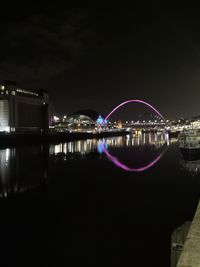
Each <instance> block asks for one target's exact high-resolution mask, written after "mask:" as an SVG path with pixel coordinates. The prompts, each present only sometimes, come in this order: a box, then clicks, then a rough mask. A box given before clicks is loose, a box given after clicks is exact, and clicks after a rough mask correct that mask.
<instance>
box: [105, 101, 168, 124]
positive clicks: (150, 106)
mask: <svg viewBox="0 0 200 267" xmlns="http://www.w3.org/2000/svg"><path fill="white" fill-rule="evenodd" d="M133 102H135V103H141V104H144V105H145V106H147V107H149V108H150V109H152V110H153V111H154V112H155V113H156V114H158V115H159V117H161V118H162V119H163V120H165V118H164V117H163V115H162V114H161V113H160V112H159V111H158V110H157V109H156V108H154V107H153V106H152V105H151V104H149V103H147V102H146V101H144V100H139V99H130V100H127V101H124V102H122V103H121V104H119V105H118V106H116V107H115V108H114V109H113V110H111V112H110V113H109V114H108V115H107V116H106V117H105V120H104V121H107V120H108V118H109V117H110V116H111V115H112V114H113V113H114V112H115V111H116V110H118V109H119V108H121V107H122V106H124V105H126V104H129V103H133Z"/></svg>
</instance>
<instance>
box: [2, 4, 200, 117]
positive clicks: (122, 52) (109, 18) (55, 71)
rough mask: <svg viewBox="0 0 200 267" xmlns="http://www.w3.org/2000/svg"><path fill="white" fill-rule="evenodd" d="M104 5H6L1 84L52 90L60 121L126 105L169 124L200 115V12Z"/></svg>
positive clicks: (187, 6)
mask: <svg viewBox="0 0 200 267" xmlns="http://www.w3.org/2000/svg"><path fill="white" fill-rule="evenodd" d="M99 3H101V5H100V4H99V5H97V4H90V5H87V4H85V5H79V4H75V2H74V4H72V3H71V2H69V3H68V2H67V1H65V2H64V4H62V3H58V2H57V1H54V3H53V4H51V3H48V5H42V4H40V5H39V4H38V3H37V5H36V4H31V2H29V1H26V2H24V4H22V3H19V2H18V1H17V3H11V2H10V3H8V4H7V6H5V5H4V6H1V16H0V21H1V23H0V34H1V41H0V51H1V52H0V80H12V81H15V82H17V84H18V85H20V86H21V87H24V88H30V89H39V88H41V89H46V90H48V91H49V94H50V98H51V101H52V103H53V105H54V107H55V112H56V114H58V115H61V114H63V115H64V114H66V115H67V114H70V113H71V112H74V111H77V110H79V109H86V108H87V109H88V108H91V109H95V110H97V111H99V112H100V113H102V114H107V113H108V112H109V111H110V110H111V109H112V108H113V107H115V106H116V105H117V104H119V103H120V102H122V101H124V100H127V99H144V100H146V101H149V102H150V103H151V104H153V105H154V106H155V107H157V108H158V109H159V111H160V112H161V113H162V114H163V115H164V116H165V117H166V118H170V119H171V118H176V117H180V116H184V117H190V116H193V115H200V105H199V102H200V16H199V14H200V10H199V8H198V6H192V5H190V4H188V3H189V2H187V4H181V5H178V4H177V5H176V4H175V3H173V5H162V4H153V3H152V4H149V5H142V4H133V5H129V6H127V5H125V4H124V6H123V2H122V4H121V5H120V6H117V5H110V6H109V5H108V4H106V5H104V4H103V3H102V2H99ZM135 109H137V105H135V106H134V105H133V104H132V105H130V106H129V107H127V114H128V115H127V116H128V117H127V118H128V119H129V118H130V119H132V117H134V116H133V114H134V110H135ZM119 116H120V115H119ZM133 119H134V118H133Z"/></svg>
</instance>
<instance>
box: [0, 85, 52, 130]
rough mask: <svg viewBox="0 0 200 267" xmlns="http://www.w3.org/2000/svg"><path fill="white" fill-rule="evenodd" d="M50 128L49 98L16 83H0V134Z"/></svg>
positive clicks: (41, 92) (43, 92) (40, 92)
mask: <svg viewBox="0 0 200 267" xmlns="http://www.w3.org/2000/svg"><path fill="white" fill-rule="evenodd" d="M48 127H49V97H48V94H47V92H45V91H41V90H38V91H30V90H27V89H22V88H21V87H18V86H17V85H16V84H15V83H14V82H10V81H6V82H2V83H0V132H18V131H38V130H39V131H41V130H42V129H47V128H48Z"/></svg>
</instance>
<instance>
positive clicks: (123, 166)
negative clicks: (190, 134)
mask: <svg viewBox="0 0 200 267" xmlns="http://www.w3.org/2000/svg"><path fill="white" fill-rule="evenodd" d="M129 103H141V104H143V105H145V106H147V107H149V108H150V109H151V110H153V111H154V112H155V113H156V114H157V115H158V116H159V117H161V118H162V119H163V120H165V118H164V117H163V115H162V114H161V113H160V112H159V111H158V110H157V109H156V108H155V107H153V106H152V105H151V104H149V103H147V102H146V101H143V100H139V99H130V100H127V101H124V102H122V103H121V104H119V105H118V106H116V107H115V108H114V109H113V110H112V111H111V112H110V113H109V114H108V115H107V116H106V117H105V119H104V122H106V121H107V120H108V119H109V118H110V116H111V115H112V114H113V113H114V112H115V111H116V110H118V109H119V108H121V107H122V106H124V105H127V104H129ZM104 122H103V123H102V124H104ZM98 150H99V151H102V152H103V153H105V155H106V156H107V158H108V159H109V160H111V161H112V162H113V163H114V164H115V165H116V166H117V167H119V168H121V169H123V170H125V171H129V172H143V171H145V170H148V169H149V168H151V167H152V166H154V165H155V164H156V163H157V162H158V161H159V160H160V159H161V157H162V156H163V154H164V153H165V151H166V150H167V148H166V149H165V150H164V151H163V152H162V153H160V154H159V156H157V157H156V158H155V159H154V160H152V161H151V162H149V163H148V164H147V165H145V166H142V167H140V168H130V167H128V166H126V165H125V164H123V163H122V162H120V161H119V160H118V158H117V157H115V156H113V155H111V154H110V153H109V152H108V150H107V148H106V144H105V143H100V144H99V146H98Z"/></svg>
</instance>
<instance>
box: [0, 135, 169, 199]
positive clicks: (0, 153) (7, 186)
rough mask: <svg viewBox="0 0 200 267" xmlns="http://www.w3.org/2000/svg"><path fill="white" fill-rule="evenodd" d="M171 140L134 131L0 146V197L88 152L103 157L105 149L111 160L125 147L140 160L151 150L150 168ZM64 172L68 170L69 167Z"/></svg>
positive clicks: (40, 180)
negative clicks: (52, 143)
mask: <svg viewBox="0 0 200 267" xmlns="http://www.w3.org/2000/svg"><path fill="white" fill-rule="evenodd" d="M172 142H174V140H169V137H168V135H167V134H157V133H148V134H147V133H146V134H145V133H143V134H142V133H138V134H137V135H135V134H134V135H133V134H131V135H126V136H119V137H112V138H103V139H88V140H79V141H72V142H67V143H60V144H56V145H47V144H46V145H38V146H37V145H34V146H29V147H26V146H19V147H14V148H5V149H0V167H1V170H0V197H7V196H8V195H12V194H16V193H21V192H25V191H27V190H30V189H33V188H37V187H38V186H41V185H42V186H43V185H45V184H47V183H48V182H49V180H50V179H51V176H52V175H53V174H54V173H55V172H56V167H57V163H58V162H60V161H67V160H73V159H75V158H78V159H84V158H85V157H87V156H88V155H92V156H93V157H96V158H100V159H102V158H104V159H106V157H104V156H103V155H104V154H102V153H103V152H104V153H105V152H106V153H107V157H108V158H109V160H112V161H113V162H114V160H113V159H115V160H116V155H115V153H121V152H122V154H123V153H124V152H123V151H122V150H123V149H129V152H130V153H132V151H135V152H134V153H135V154H134V155H136V156H137V155H138V154H141V153H142V154H141V158H142V160H143V156H144V155H146V154H148V151H150V152H149V153H150V154H151V153H153V154H151V159H150V161H149V164H150V165H148V164H146V165H147V167H152V166H153V165H154V164H155V163H156V162H158V160H159V159H160V158H161V156H162V155H163V153H164V151H165V150H166V148H167V147H169V146H170V144H171V143H172ZM113 149H114V151H113ZM106 153H105V154H106ZM108 153H109V155H110V156H109V155H108ZM137 153H138V154H137ZM124 154H126V153H124ZM102 156H103V157H102ZM117 156H118V154H117ZM130 157H131V158H132V157H133V155H132V154H130ZM130 157H129V158H130ZM151 161H153V163H152V162H151ZM118 162H119V160H118ZM123 162H125V163H123V164H122V165H123V166H122V167H123V168H124V169H126V170H129V168H130V169H131V168H132V167H134V166H131V167H128V166H129V165H128V164H127V165H126V161H123ZM114 163H116V162H114ZM76 164H78V163H76ZM116 165H117V164H116ZM118 165H119V164H118ZM140 165H142V164H140ZM124 166H126V167H124ZM118 167H120V166H118ZM142 167H144V166H142ZM68 171H69V172H70V170H68Z"/></svg>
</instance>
